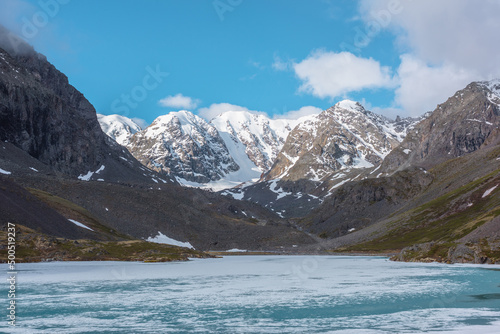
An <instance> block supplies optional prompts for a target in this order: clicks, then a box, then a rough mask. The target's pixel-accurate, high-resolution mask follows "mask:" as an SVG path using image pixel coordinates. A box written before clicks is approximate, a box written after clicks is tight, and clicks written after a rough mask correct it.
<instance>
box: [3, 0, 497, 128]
mask: <svg viewBox="0 0 500 334" xmlns="http://www.w3.org/2000/svg"><path fill="white" fill-rule="evenodd" d="M482 3H483V5H478V2H477V1H473V0H470V1H469V0H455V1H451V0H443V1H440V2H438V4H436V2H435V1H434V2H432V1H426V0H424V1H419V2H418V3H414V1H413V2H412V1H410V0H387V1H385V0H371V1H368V0H366V1H364V0H361V1H351V0H338V1H334V0H330V1H328V0H307V1H305V0H304V1H298V0H272V1H269V0H215V1H213V0H199V1H195V0H166V1H153V0H143V1H138V0H136V1H132V0H121V1H97V0H85V1H80V0H72V1H69V0H4V1H2V2H0V23H2V24H3V25H5V26H6V27H8V28H9V29H11V30H13V31H14V32H16V33H18V34H20V35H21V36H23V37H24V38H25V39H26V40H27V41H28V42H29V43H31V44H32V45H34V47H35V49H36V50H37V51H39V52H41V53H43V54H45V55H46V56H47V58H48V59H49V61H51V62H52V63H53V64H54V65H55V66H56V67H57V68H58V69H59V70H61V71H62V72H63V73H65V74H66V75H67V76H68V78H69V80H70V83H71V84H72V85H74V86H75V87H76V88H77V89H79V90H80V91H81V92H82V93H84V94H85V96H86V97H87V98H88V99H89V100H90V102H91V103H92V104H93V105H94V106H95V108H96V110H97V111H98V112H99V113H103V114H113V113H118V114H122V115H124V116H128V117H131V118H140V119H143V120H145V121H146V122H148V123H149V122H151V121H153V119H154V118H156V117H157V116H159V115H162V114H166V113H168V112H169V111H174V110H179V109H189V110H191V111H193V112H195V113H198V114H200V115H201V116H204V117H205V118H210V117H211V116H213V115H215V114H217V113H218V112H220V111H224V110H227V109H247V110H251V111H262V112H266V113H267V114H268V115H270V116H272V117H280V115H283V116H285V117H293V116H297V115H304V114H308V113H314V112H318V111H319V110H320V109H326V108H328V107H330V106H331V105H332V104H334V103H335V102H337V101H339V100H341V99H344V98H349V99H353V100H358V101H361V102H362V103H363V104H364V105H365V107H367V108H368V109H372V110H374V111H376V112H379V113H382V114H385V115H387V116H390V117H394V116H395V115H396V114H401V115H404V116H408V115H412V116H416V115H419V114H422V113H424V112H426V111H428V110H431V109H434V107H435V106H436V104H437V103H441V102H444V101H445V100H446V98H447V97H448V96H450V95H452V94H453V93H454V91H456V90H458V89H461V88H463V87H464V86H465V85H466V84H467V83H468V82H470V81H473V80H483V79H491V78H493V77H498V76H500V70H499V64H498V62H497V60H496V58H497V57H496V56H495V57H493V56H492V55H491V54H492V53H493V52H495V54H498V52H497V51H500V50H497V48H499V47H498V46H497V45H498V41H499V40H498V37H497V36H498V33H497V32H498V31H499V30H498V28H500V27H499V24H498V23H497V21H498V19H497V18H498V17H499V14H500V10H499V9H500V6H499V3H500V2H499V1H488V0H485V1H484V2H482ZM488 18H491V20H488ZM485 34H486V37H487V38H484V37H485ZM479 36H482V37H483V38H484V41H483V38H478V37H479ZM478 39H479V41H478ZM488 39H489V41H488ZM450 41H452V42H450ZM456 44H461V45H463V46H462V47H460V46H457V45H456ZM490 44H496V45H493V46H492V45H490ZM467 46H469V47H467ZM457 53H458V55H457ZM154 73H156V74H154ZM167 73H168V75H167ZM160 101H161V102H160Z"/></svg>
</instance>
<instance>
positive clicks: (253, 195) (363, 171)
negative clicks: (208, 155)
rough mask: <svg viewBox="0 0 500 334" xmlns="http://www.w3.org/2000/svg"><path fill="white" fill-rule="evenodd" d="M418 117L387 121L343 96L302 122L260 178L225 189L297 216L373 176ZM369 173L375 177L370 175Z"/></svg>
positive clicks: (232, 193) (416, 121)
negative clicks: (345, 186) (348, 184)
mask: <svg viewBox="0 0 500 334" xmlns="http://www.w3.org/2000/svg"><path fill="white" fill-rule="evenodd" d="M421 119H422V118H419V119H411V118H407V119H401V118H398V119H397V120H396V121H391V120H389V119H387V118H385V117H383V116H380V115H377V114H374V113H372V112H370V111H367V110H365V109H364V108H363V106H361V105H360V104H359V103H357V102H353V101H348V100H344V101H341V102H339V103H337V104H336V105H335V106H333V107H332V108H330V109H327V110H325V111H323V112H322V113H321V114H319V115H317V116H313V117H310V118H309V119H307V120H304V121H302V122H300V123H299V124H298V125H297V126H296V127H295V128H294V129H293V130H292V131H291V132H290V134H289V135H288V137H287V140H286V142H285V144H284V146H283V148H282V149H281V151H280V153H279V154H278V156H277V159H276V160H275V162H274V164H273V167H272V168H271V170H270V171H269V172H267V173H266V174H264V177H263V178H262V180H261V182H259V183H258V184H254V185H245V186H243V187H240V188H238V189H231V190H226V191H225V192H223V193H224V194H226V195H228V196H233V197H235V198H241V199H245V200H250V201H254V202H256V203H259V204H261V205H265V206H267V207H269V208H270V209H271V210H273V211H275V212H277V213H279V214H280V215H283V217H300V216H304V215H306V214H308V213H309V212H310V211H311V210H312V209H314V208H315V207H317V206H318V205H319V204H320V203H321V202H322V201H323V200H324V199H325V198H326V197H328V196H330V195H331V194H332V192H333V190H334V189H335V188H337V187H339V186H341V185H342V184H344V183H346V182H348V181H351V180H353V179H356V178H357V179H361V178H365V177H366V178H369V177H376V176H377V175H379V173H377V174H373V173H374V172H375V170H376V169H377V168H379V165H380V164H381V162H382V161H383V159H384V158H385V157H386V156H387V155H388V154H389V152H391V151H392V150H393V149H394V148H395V147H397V146H398V145H399V144H400V141H402V140H403V139H404V138H405V136H406V132H407V131H408V130H409V129H412V128H413V127H414V126H415V124H417V123H418V122H419V121H420V120H421ZM372 174H373V175H372Z"/></svg>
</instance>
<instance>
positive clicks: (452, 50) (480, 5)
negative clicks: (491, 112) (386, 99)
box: [360, 0, 500, 116]
mask: <svg viewBox="0 0 500 334" xmlns="http://www.w3.org/2000/svg"><path fill="white" fill-rule="evenodd" d="M394 3H398V4H399V7H400V8H399V9H400V10H398V11H397V13H396V12H394V13H391V11H390V10H389V9H390V8H391V7H390V6H391V4H392V5H393V4H394ZM360 12H361V15H362V17H363V19H364V22H365V24H366V25H369V24H372V25H373V24H376V22H378V23H379V28H381V29H384V28H387V29H390V30H391V31H392V32H393V33H394V34H395V35H396V38H397V46H398V47H399V48H401V49H402V50H406V51H405V52H406V54H404V55H402V56H401V64H400V66H399V69H398V70H397V72H398V75H397V80H398V85H399V86H398V88H397V89H396V92H395V99H394V101H393V107H394V108H400V109H403V110H404V114H405V115H412V116H415V115H420V114H422V113H424V112H425V111H429V110H433V109H434V108H435V107H436V105H437V104H439V103H442V102H444V101H446V99H447V98H448V97H449V96H451V95H453V94H454V93H455V92H456V91H457V90H460V89H463V88H464V87H465V86H466V85H467V84H468V83H470V82H471V81H477V80H490V79H493V78H498V77H500V60H499V58H498V54H499V53H500V43H498V36H499V33H498V32H499V31H500V20H499V19H498V18H499V17H500V1H496V0H483V1H473V0H440V1H434V0H419V1H412V0H362V1H361V2H360ZM394 108H389V109H392V111H393V112H394Z"/></svg>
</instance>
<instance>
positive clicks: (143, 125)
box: [132, 117, 149, 129]
mask: <svg viewBox="0 0 500 334" xmlns="http://www.w3.org/2000/svg"><path fill="white" fill-rule="evenodd" d="M132 120H133V121H134V122H135V124H137V125H139V126H140V127H141V128H142V129H145V128H147V127H148V126H149V123H148V122H146V121H145V120H143V119H142V118H137V117H133V118H132Z"/></svg>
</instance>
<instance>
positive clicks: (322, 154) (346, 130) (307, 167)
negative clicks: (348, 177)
mask: <svg viewBox="0 0 500 334" xmlns="http://www.w3.org/2000/svg"><path fill="white" fill-rule="evenodd" d="M405 132H406V128H405V127H399V128H397V127H396V126H394V122H391V121H389V120H388V119H386V118H384V117H382V116H379V115H376V114H374V113H372V112H369V111H367V110H365V109H364V108H363V106H361V105H360V104H359V103H357V102H353V101H347V100H345V101H342V102H339V103H337V104H336V105H335V106H333V107H332V108H330V109H327V110H325V111H323V112H322V113H321V114H320V115H318V116H316V117H314V118H312V119H310V120H307V121H305V122H303V123H300V124H299V125H298V126H297V127H296V128H295V129H294V130H293V131H292V132H291V133H290V134H289V136H288V138H287V141H286V143H285V145H284V146H283V148H282V150H281V151H280V153H279V155H278V158H277V160H276V161H275V163H274V165H273V167H272V168H271V170H269V172H267V173H266V175H265V179H267V180H272V179H282V180H290V181H298V180H300V179H308V180H315V181H320V180H322V179H323V178H324V177H325V176H327V175H330V174H331V173H332V172H336V171H338V170H341V169H352V168H369V167H374V166H378V165H379V164H380V163H381V162H382V160H383V159H384V158H385V157H386V156H387V154H389V152H390V151H391V150H392V149H394V148H395V147H396V146H398V145H399V140H400V139H401V138H404V136H405Z"/></svg>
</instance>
